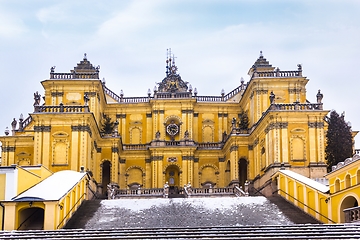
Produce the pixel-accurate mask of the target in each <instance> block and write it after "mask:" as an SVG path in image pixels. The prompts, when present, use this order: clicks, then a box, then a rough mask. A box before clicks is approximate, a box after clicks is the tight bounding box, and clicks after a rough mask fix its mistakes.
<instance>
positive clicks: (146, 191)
mask: <svg viewBox="0 0 360 240" xmlns="http://www.w3.org/2000/svg"><path fill="white" fill-rule="evenodd" d="M163 194H164V189H163V188H139V189H119V190H116V194H115V198H117V199H119V198H123V197H163Z"/></svg>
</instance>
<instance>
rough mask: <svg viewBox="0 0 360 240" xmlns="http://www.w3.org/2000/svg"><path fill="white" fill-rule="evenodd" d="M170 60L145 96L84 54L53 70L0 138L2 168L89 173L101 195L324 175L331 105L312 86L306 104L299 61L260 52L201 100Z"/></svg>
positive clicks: (258, 185)
mask: <svg viewBox="0 0 360 240" xmlns="http://www.w3.org/2000/svg"><path fill="white" fill-rule="evenodd" d="M174 59H175V58H174V56H173V55H171V54H168V57H167V59H166V63H165V64H166V69H167V71H166V73H165V77H163V76H159V83H158V84H157V86H156V87H155V88H154V89H153V91H151V90H149V91H148V94H147V96H143V97H124V95H123V93H120V94H119V95H118V94H116V93H115V92H114V91H113V90H111V89H109V88H108V87H107V86H106V83H105V81H103V80H102V79H101V77H100V69H99V67H95V66H93V65H92V64H91V63H90V61H89V60H88V58H87V56H86V54H85V55H84V57H83V59H82V60H81V61H80V63H78V64H77V65H76V66H75V67H74V69H73V70H70V72H68V73H59V72H56V71H55V68H51V70H50V76H49V78H48V79H46V80H44V81H42V82H41V84H42V86H43V88H44V89H43V92H41V91H39V92H36V93H35V94H34V104H33V106H34V110H33V112H32V113H30V114H29V116H26V117H23V116H21V117H20V118H19V119H15V118H14V120H13V122H12V123H11V129H8V130H7V131H6V132H5V135H4V136H0V141H1V143H2V163H1V164H2V166H10V165H13V164H16V165H18V166H28V165H42V166H43V167H45V168H47V169H49V170H50V171H51V172H59V171H62V170H74V171H78V172H79V171H87V172H88V173H89V174H90V175H91V176H92V178H93V179H94V180H95V181H96V183H97V190H98V192H99V193H106V188H107V185H108V184H109V183H111V184H116V185H117V186H118V188H119V189H139V188H141V189H157V188H163V186H164V184H168V185H169V186H170V188H171V189H173V190H174V191H175V190H178V189H181V188H182V187H183V186H184V185H185V184H191V186H193V187H194V188H205V189H210V188H224V187H231V186H235V185H237V186H244V184H245V183H250V184H251V186H252V187H253V188H254V189H260V188H262V187H263V186H265V185H266V184H267V183H268V182H269V181H271V176H272V175H273V174H274V173H275V172H277V171H278V170H279V169H280V168H281V167H285V168H286V169H289V170H292V171H294V172H296V173H298V174H301V175H303V176H305V177H308V178H312V179H314V178H321V177H323V176H324V175H325V174H326V164H325V154H324V150H325V130H326V128H327V125H326V122H325V121H324V117H325V116H326V115H327V114H328V112H329V111H328V110H324V109H323V104H322V98H323V95H322V94H321V92H320V90H319V91H318V92H317V93H316V92H315V93H313V94H312V95H311V96H310V99H309V100H308V98H307V97H308V96H306V84H307V83H308V81H309V80H308V79H307V78H306V77H305V76H303V69H302V66H301V65H298V66H297V67H296V68H295V70H287V71H283V70H280V69H279V68H278V67H273V66H272V65H271V64H270V62H269V61H268V60H267V59H266V58H265V57H264V56H263V54H262V52H260V56H259V57H258V59H256V61H255V62H254V63H253V64H251V63H250V64H249V65H250V68H249V71H248V74H249V76H250V80H249V81H248V82H245V81H244V80H241V82H240V85H238V86H236V85H234V89H233V90H232V91H230V92H228V93H226V92H222V93H221V95H218V96H207V95H198V92H197V89H196V88H194V89H193V88H192V86H191V83H188V82H186V81H184V80H183V79H182V77H181V76H180V75H179V74H178V66H177V65H176V64H175V61H174ZM159 67H162V66H159ZM179 67H181V66H179ZM184 75H186V73H185V74H184ZM162 78H163V79H162ZM161 79H162V80H161ZM109 81H115V79H113V80H109ZM312 99H314V101H311V100H312Z"/></svg>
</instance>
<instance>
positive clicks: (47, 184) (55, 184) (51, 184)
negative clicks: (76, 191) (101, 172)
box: [12, 170, 86, 201]
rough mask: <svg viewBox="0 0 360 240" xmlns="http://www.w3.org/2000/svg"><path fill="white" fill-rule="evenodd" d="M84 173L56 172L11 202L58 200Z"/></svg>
mask: <svg viewBox="0 0 360 240" xmlns="http://www.w3.org/2000/svg"><path fill="white" fill-rule="evenodd" d="M85 175H86V173H85V172H84V173H80V172H75V171H71V170H64V171H60V172H56V173H54V174H53V175H51V176H50V177H48V178H46V179H45V180H43V181H41V182H40V183H38V184H36V185H35V186H33V187H32V188H30V189H28V190H26V191H25V192H23V193H21V194H19V195H18V196H16V197H14V198H13V199H12V200H13V201H39V200H41V201H51V200H60V199H61V198H62V197H63V196H64V195H65V194H66V193H67V192H68V191H69V190H71V189H72V188H73V187H74V186H75V185H76V184H77V183H78V182H79V181H80V180H81V179H82V178H83V177H84V176H85Z"/></svg>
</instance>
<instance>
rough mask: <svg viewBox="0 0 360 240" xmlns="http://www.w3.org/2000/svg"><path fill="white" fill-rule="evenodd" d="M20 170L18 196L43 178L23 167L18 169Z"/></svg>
mask: <svg viewBox="0 0 360 240" xmlns="http://www.w3.org/2000/svg"><path fill="white" fill-rule="evenodd" d="M17 170H18V180H17V182H18V184H17V186H18V189H17V194H20V193H22V192H24V191H25V190H27V189H29V188H30V187H32V186H34V185H35V184H37V183H39V182H40V181H41V180H42V178H41V177H40V176H38V175H36V174H34V173H32V172H29V171H27V170H25V169H23V168H21V167H18V168H17Z"/></svg>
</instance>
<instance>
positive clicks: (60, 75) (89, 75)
mask: <svg viewBox="0 0 360 240" xmlns="http://www.w3.org/2000/svg"><path fill="white" fill-rule="evenodd" d="M50 79H99V72H95V73H75V72H74V73H53V72H51V73H50Z"/></svg>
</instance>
